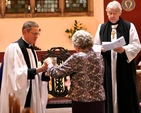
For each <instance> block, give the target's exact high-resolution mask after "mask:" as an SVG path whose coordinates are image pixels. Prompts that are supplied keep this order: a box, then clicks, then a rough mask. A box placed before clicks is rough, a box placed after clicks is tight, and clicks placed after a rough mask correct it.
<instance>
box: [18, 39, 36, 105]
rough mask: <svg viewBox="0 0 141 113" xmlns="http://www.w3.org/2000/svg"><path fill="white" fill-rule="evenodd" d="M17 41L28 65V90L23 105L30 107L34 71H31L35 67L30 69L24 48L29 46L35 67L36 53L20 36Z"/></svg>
mask: <svg viewBox="0 0 141 113" xmlns="http://www.w3.org/2000/svg"><path fill="white" fill-rule="evenodd" d="M17 42H18V44H19V47H20V48H21V51H22V53H23V56H24V59H25V62H26V64H27V66H28V79H30V87H29V91H28V94H27V97H26V102H25V107H30V102H31V94H32V79H34V77H35V75H36V72H33V71H34V70H35V69H31V65H30V60H29V55H28V52H27V49H26V48H30V49H31V50H32V52H33V55H34V57H35V62H36V67H37V59H36V55H35V52H34V50H33V47H32V46H30V45H29V44H27V43H26V42H25V41H24V40H23V39H22V38H20V39H19V40H18V41H17Z"/></svg>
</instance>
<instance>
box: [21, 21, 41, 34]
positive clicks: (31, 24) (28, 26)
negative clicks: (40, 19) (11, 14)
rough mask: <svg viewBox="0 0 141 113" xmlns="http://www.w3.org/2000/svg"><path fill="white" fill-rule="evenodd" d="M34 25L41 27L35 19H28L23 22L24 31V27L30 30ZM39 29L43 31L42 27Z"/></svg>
mask: <svg viewBox="0 0 141 113" xmlns="http://www.w3.org/2000/svg"><path fill="white" fill-rule="evenodd" d="M32 27H39V25H38V24H37V23H36V22H33V21H26V22H25V23H24V24H23V27H22V31H23V30H24V29H26V30H27V31H28V32H29V31H30V30H31V29H32ZM39 31H41V29H39Z"/></svg>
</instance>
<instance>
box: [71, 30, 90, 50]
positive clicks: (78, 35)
mask: <svg viewBox="0 0 141 113" xmlns="http://www.w3.org/2000/svg"><path fill="white" fill-rule="evenodd" d="M92 38H93V36H92V35H91V34H90V33H89V32H87V31H85V30H78V31H76V32H75V33H74V35H73V36H72V43H73V45H74V47H78V48H81V49H90V48H92V46H93V40H92Z"/></svg>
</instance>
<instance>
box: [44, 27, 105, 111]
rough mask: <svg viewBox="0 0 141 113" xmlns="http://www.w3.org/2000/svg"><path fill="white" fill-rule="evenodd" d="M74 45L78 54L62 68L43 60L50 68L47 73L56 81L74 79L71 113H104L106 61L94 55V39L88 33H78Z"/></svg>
mask: <svg viewBox="0 0 141 113" xmlns="http://www.w3.org/2000/svg"><path fill="white" fill-rule="evenodd" d="M72 43H73V45H74V48H75V50H76V53H74V54H72V55H71V56H70V57H69V58H68V59H67V60H66V61H65V62H63V63H62V64H61V65H59V66H54V65H53V64H52V60H51V58H47V59H45V60H44V63H47V65H48V70H47V72H48V74H49V75H50V76H51V77H54V78H57V77H60V76H62V75H63V76H67V75H72V76H71V79H70V80H71V87H70V91H69V93H68V96H69V98H70V99H71V100H72V113H105V104H104V103H105V92H104V88H103V73H104V64H103V58H102V56H101V55H100V54H97V53H95V52H94V51H93V49H92V47H93V40H92V35H91V34H90V33H88V32H87V31H84V30H79V31H76V32H75V34H74V35H73V36H72Z"/></svg>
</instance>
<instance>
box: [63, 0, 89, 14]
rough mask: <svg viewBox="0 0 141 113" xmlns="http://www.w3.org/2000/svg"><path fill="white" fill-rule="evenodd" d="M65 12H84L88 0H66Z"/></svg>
mask: <svg viewBox="0 0 141 113" xmlns="http://www.w3.org/2000/svg"><path fill="white" fill-rule="evenodd" d="M65 4H66V5H65V11H66V12H86V11H88V0H66V3H65Z"/></svg>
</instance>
